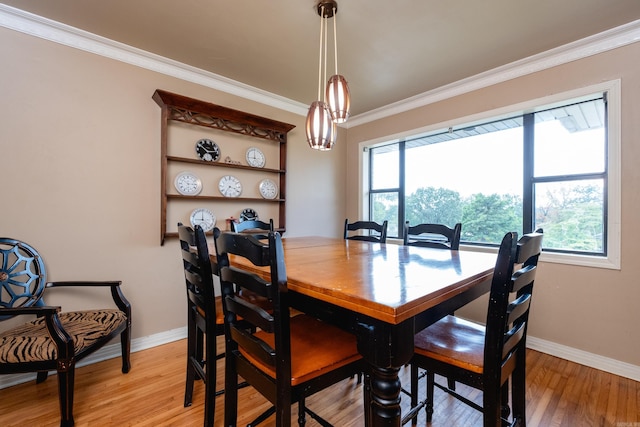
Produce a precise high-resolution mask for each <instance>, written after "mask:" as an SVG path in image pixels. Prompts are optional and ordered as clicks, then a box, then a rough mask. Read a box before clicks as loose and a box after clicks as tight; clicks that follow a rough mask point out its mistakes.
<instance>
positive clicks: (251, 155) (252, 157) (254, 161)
mask: <svg viewBox="0 0 640 427" xmlns="http://www.w3.org/2000/svg"><path fill="white" fill-rule="evenodd" d="M245 157H246V159H247V164H248V165H249V166H252V167H254V168H263V167H264V164H265V157H264V153H263V152H262V151H261V150H260V149H259V148H256V147H249V148H248V149H247V154H246V156H245Z"/></svg>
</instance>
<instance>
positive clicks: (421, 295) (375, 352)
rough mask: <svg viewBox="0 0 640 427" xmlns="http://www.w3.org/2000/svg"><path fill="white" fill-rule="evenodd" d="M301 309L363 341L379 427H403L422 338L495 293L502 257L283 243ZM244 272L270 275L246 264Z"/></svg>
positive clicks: (317, 241) (332, 241) (340, 242)
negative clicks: (409, 368) (406, 374)
mask: <svg viewBox="0 0 640 427" xmlns="http://www.w3.org/2000/svg"><path fill="white" fill-rule="evenodd" d="M282 242H283V247H284V255H285V264H286V269H287V280H288V284H287V287H288V289H289V294H290V299H291V304H292V306H293V307H295V308H297V309H299V310H301V311H303V312H306V313H309V314H312V315H315V316H318V317H319V318H322V319H324V320H325V321H327V322H330V323H332V324H335V325H337V326H339V327H341V328H344V329H346V330H348V331H350V332H352V333H353V334H355V335H356V337H357V341H358V351H359V352H360V354H361V355H362V356H363V358H364V359H365V360H366V361H367V362H368V365H369V367H370V370H369V372H368V373H369V375H370V405H369V406H370V407H367V408H365V411H368V414H369V416H368V417H365V419H368V420H369V424H370V425H372V426H396V427H399V426H400V424H401V418H402V414H401V409H400V393H401V383H400V379H399V377H398V374H399V371H400V368H401V367H402V366H404V365H405V364H407V363H409V361H410V360H411V356H412V355H413V346H414V342H413V338H414V335H415V333H416V332H418V331H420V330H421V329H423V328H425V327H427V326H429V325H430V324H432V323H434V322H436V321H437V320H439V319H441V318H442V317H444V316H446V315H447V314H450V313H452V312H453V311H454V310H456V309H458V308H460V307H462V306H463V305H465V304H467V303H468V302H470V301H472V300H474V299H476V298H478V297H479V296H481V295H482V294H484V293H486V292H488V291H489V287H490V282H491V277H492V273H493V268H494V265H495V260H496V255H495V254H489V253H480V252H472V251H448V250H443V249H431V248H424V247H416V246H403V245H398V244H392V243H386V244H381V243H372V242H363V241H356V240H345V239H340V238H328V237H288V238H284V239H283V241H282ZM231 262H232V264H233V263H237V264H238V266H241V267H242V268H246V269H249V270H253V271H254V272H256V273H257V274H262V275H265V278H267V279H268V277H267V276H266V274H267V272H266V270H264V269H260V268H256V267H253V266H252V265H250V263H248V262H247V261H243V260H242V259H240V258H235V259H234V258H233V257H232V258H231Z"/></svg>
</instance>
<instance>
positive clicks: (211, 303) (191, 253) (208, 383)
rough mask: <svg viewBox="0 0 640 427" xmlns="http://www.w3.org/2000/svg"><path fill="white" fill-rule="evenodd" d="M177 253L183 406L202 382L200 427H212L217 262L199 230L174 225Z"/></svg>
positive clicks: (219, 327) (218, 326)
mask: <svg viewBox="0 0 640 427" xmlns="http://www.w3.org/2000/svg"><path fill="white" fill-rule="evenodd" d="M178 238H179V240H180V253H181V255H182V265H183V269H184V278H185V284H186V289H187V371H186V381H185V391H184V406H185V407H188V406H191V403H192V398H193V384H194V381H195V379H196V378H197V379H199V380H202V381H204V384H205V393H204V394H205V400H204V402H205V403H204V426H205V427H212V426H213V422H214V414H215V410H216V400H215V398H216V396H219V395H220V394H222V393H224V390H219V391H216V389H215V386H216V374H217V368H216V367H217V363H216V361H217V360H219V359H222V358H223V357H224V353H220V354H217V350H216V349H217V345H216V337H217V336H221V335H224V317H223V312H222V299H221V297H220V296H219V295H218V296H216V292H215V287H214V286H215V285H214V281H213V276H214V274H215V275H216V276H217V273H218V270H217V263H215V262H213V263H212V262H211V260H210V258H209V248H208V246H207V240H206V237H205V234H204V231H203V229H202V228H201V227H200V226H199V225H196V226H195V227H194V228H191V227H189V226H186V225H183V224H182V223H178Z"/></svg>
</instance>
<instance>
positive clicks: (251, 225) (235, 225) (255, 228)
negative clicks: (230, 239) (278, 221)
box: [231, 219, 274, 239]
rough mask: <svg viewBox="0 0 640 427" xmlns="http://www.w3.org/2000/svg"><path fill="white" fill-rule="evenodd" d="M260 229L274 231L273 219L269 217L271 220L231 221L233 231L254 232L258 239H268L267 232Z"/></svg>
mask: <svg viewBox="0 0 640 427" xmlns="http://www.w3.org/2000/svg"><path fill="white" fill-rule="evenodd" d="M260 230H263V231H266V232H269V231H274V228H273V219H269V222H264V221H260V220H257V219H256V220H248V221H240V222H235V221H232V222H231V231H233V232H234V233H253V234H255V235H256V237H257V238H258V239H266V238H267V234H266V233H260Z"/></svg>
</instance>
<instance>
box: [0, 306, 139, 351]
mask: <svg viewBox="0 0 640 427" xmlns="http://www.w3.org/2000/svg"><path fill="white" fill-rule="evenodd" d="M59 316H60V321H61V322H62V326H63V327H64V329H65V331H67V333H68V334H69V336H71V338H72V339H73V343H74V348H75V352H76V354H77V353H78V352H79V351H82V350H83V349H86V348H88V347H91V346H92V345H93V344H94V343H95V342H96V341H98V340H99V339H101V338H103V337H105V336H107V335H109V334H110V333H111V332H113V331H114V330H116V329H117V328H118V327H119V326H120V325H122V324H123V323H125V322H126V321H127V317H126V315H125V314H124V312H122V311H120V310H115V309H104V310H85V311H73V312H68V313H60V314H59ZM55 358H56V346H55V343H54V341H53V340H52V339H51V337H50V336H49V332H48V331H47V327H46V325H45V320H44V318H38V319H36V320H33V321H31V322H28V323H25V324H24V325H21V326H18V327H16V328H13V329H10V330H8V331H5V332H2V333H1V334H0V363H23V362H38V361H42V360H53V359H55Z"/></svg>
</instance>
